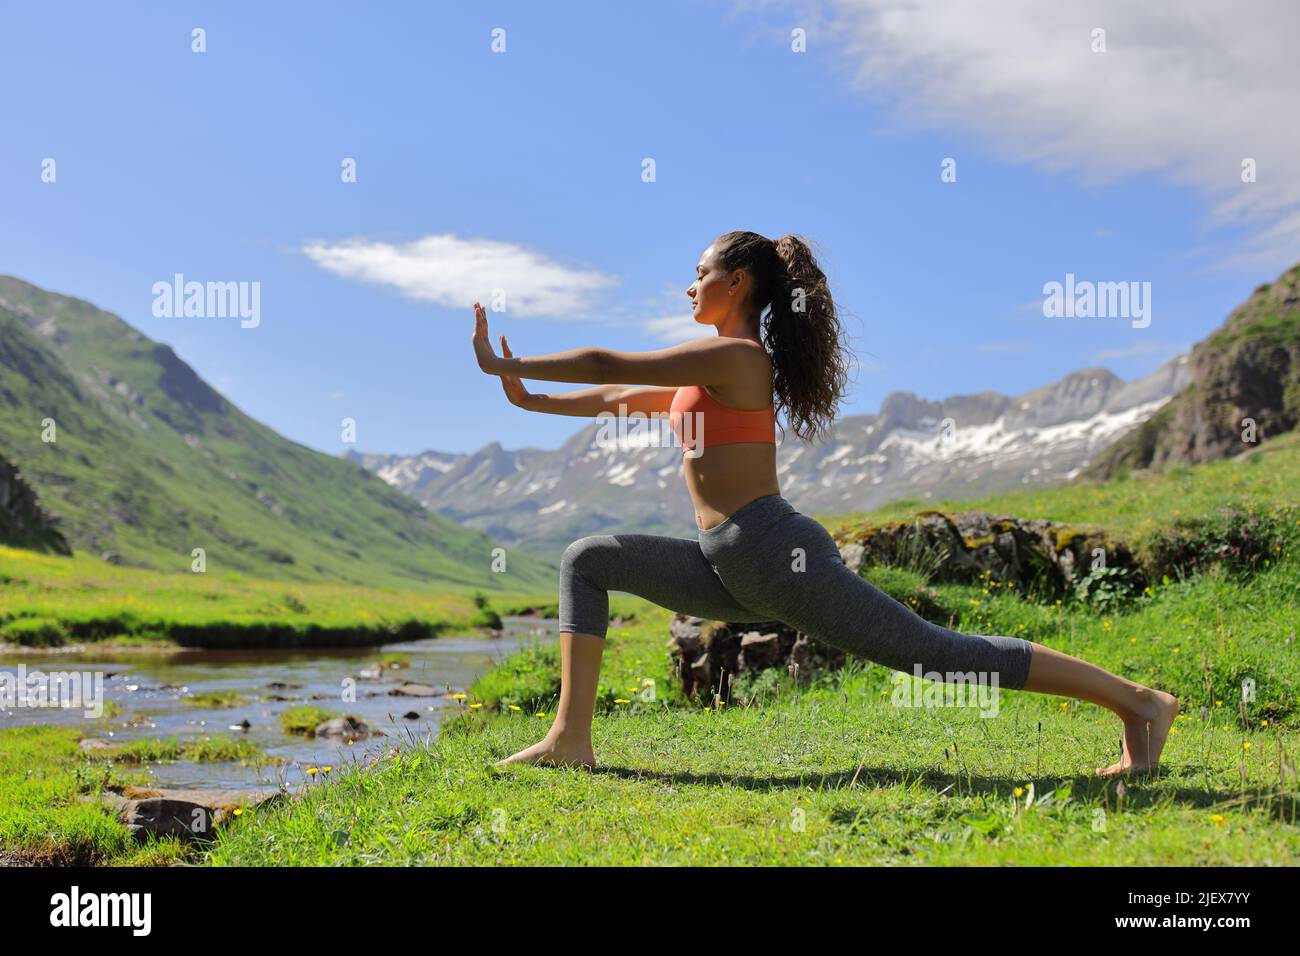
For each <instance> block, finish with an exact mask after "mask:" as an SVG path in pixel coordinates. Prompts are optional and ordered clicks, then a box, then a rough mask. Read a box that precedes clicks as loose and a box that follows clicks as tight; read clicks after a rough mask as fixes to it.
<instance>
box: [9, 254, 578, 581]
mask: <svg viewBox="0 0 1300 956" xmlns="http://www.w3.org/2000/svg"><path fill="white" fill-rule="evenodd" d="M50 419H52V420H53V422H54V432H53V437H54V439H55V440H54V441H52V442H51V441H46V440H43V438H48V437H50V432H49V428H48V427H47V426H45V425H43V424H42V423H43V422H45V421H46V420H50ZM0 454H4V455H5V456H6V457H8V458H9V459H10V460H11V461H13V462H14V463H15V464H16V465H18V466H19V467H20V468H21V469H22V472H23V476H24V478H25V480H26V481H27V482H28V483H29V484H30V485H31V486H32V487H33V489H34V490H35V491H36V493H37V494H38V495H39V497H40V501H41V505H42V507H43V508H44V509H45V510H46V511H48V512H50V513H52V514H54V515H56V516H57V517H58V518H59V519H60V520H61V524H60V528H61V530H62V531H63V533H64V534H65V535H66V536H67V538H68V541H69V542H70V543H71V544H72V546H73V548H74V549H77V550H85V551H88V552H91V553H93V554H96V555H103V554H111V555H113V556H114V557H113V560H118V561H121V562H122V563H125V564H132V565H139V566H143V567H151V568H156V569H158V570H176V571H186V572H188V571H189V570H190V565H191V561H192V558H191V553H192V550H193V549H194V548H203V549H204V550H205V552H206V561H207V570H208V571H209V572H231V571H234V572H239V573H243V574H248V575H256V576H258V577H272V578H282V579H292V580H304V581H309V580H328V581H336V582H340V583H351V584H370V585H392V586H402V587H408V588H409V587H419V588H435V589H436V588H439V587H442V588H446V587H448V586H452V585H455V586H465V587H469V586H472V587H482V588H485V589H507V590H527V589H533V588H542V589H546V588H551V587H553V586H554V582H555V569H554V567H552V566H550V565H547V564H545V563H544V562H542V561H540V560H539V559H537V558H535V557H532V556H529V555H525V554H523V553H520V552H515V551H508V552H507V554H506V562H507V563H506V571H504V572H500V573H497V572H493V571H492V551H493V548H494V547H495V544H494V542H493V541H492V540H491V539H489V538H487V537H485V536H483V535H481V534H479V533H478V532H475V531H472V530H470V529H467V528H463V527H461V526H460V525H458V524H456V523H455V522H453V521H451V520H449V519H447V518H444V517H442V516H440V515H436V514H433V513H431V512H429V511H427V510H426V509H424V508H423V507H422V506H420V505H419V504H418V503H417V502H415V501H413V500H411V499H410V498H408V497H406V496H405V495H403V494H401V493H400V492H397V491H395V490H393V489H391V488H389V487H388V486H387V485H386V484H384V482H383V481H381V480H380V479H378V478H376V477H374V476H373V475H370V474H369V473H368V472H366V471H364V470H363V469H361V468H359V467H358V466H356V465H354V464H352V463H350V462H347V461H344V460H342V459H340V458H336V457H333V456H331V455H325V454H322V453H320V452H317V451H313V450H311V449H309V448H306V447H305V446H302V445H299V444H296V443H295V442H291V441H289V440H288V439H285V438H283V437H281V436H280V435H278V434H276V433H275V432H274V431H272V430H271V429H269V428H267V427H266V426H265V425H262V424H260V423H259V422H256V421H254V420H253V419H251V418H249V417H248V416H247V415H245V414H243V413H242V412H241V411H239V409H237V408H235V407H234V406H233V405H231V404H230V403H229V402H228V401H226V399H225V398H223V397H222V396H221V395H220V394H219V393H218V392H216V391H215V390H214V389H212V388H211V387H210V386H209V385H208V384H207V383H206V382H204V381H203V380H202V379H201V378H199V377H198V375H196V374H195V372H194V370H193V369H191V368H190V367H189V366H188V365H186V364H185V363H184V362H183V361H181V360H180V359H179V358H178V357H177V356H176V354H175V353H174V352H173V351H172V350H171V349H170V348H169V347H168V346H166V345H162V344H160V343H157V342H153V341H151V340H150V339H148V338H146V337H145V336H143V335H142V334H140V333H139V332H137V331H136V330H135V329H133V328H131V327H130V326H129V325H127V324H126V323H125V322H123V321H122V320H121V319H120V318H118V317H117V316H115V315H112V314H111V313H108V312H104V311H103V310H101V309H98V308H96V307H95V306H93V305H91V304H90V303H88V302H84V301H82V300H80V299H75V298H71V297H68V296H63V295H58V294H55V293H51V292H46V291H44V290H42V289H39V288H37V287H35V286H32V285H30V284H28V283H26V282H23V281H21V280H19V279H15V278H10V277H4V276H0Z"/></svg>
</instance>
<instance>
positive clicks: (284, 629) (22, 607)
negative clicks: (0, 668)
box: [0, 547, 554, 651]
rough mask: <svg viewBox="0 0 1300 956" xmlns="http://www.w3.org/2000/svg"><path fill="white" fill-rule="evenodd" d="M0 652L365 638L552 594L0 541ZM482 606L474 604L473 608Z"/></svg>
mask: <svg viewBox="0 0 1300 956" xmlns="http://www.w3.org/2000/svg"><path fill="white" fill-rule="evenodd" d="M0 585H3V593H2V594H0V651H2V650H6V649H9V650H12V649H14V648H15V647H18V646H29V647H30V646H34V647H58V646H65V645H68V644H74V643H83V642H89V641H95V642H102V643H113V644H118V645H127V646H130V645H133V644H141V643H150V644H159V643H161V644H172V645H182V646H190V647H311V646H332V647H338V646H345V645H374V644H383V643H390V642H393V641H397V640H416V639H419V638H425V637H435V636H437V635H438V634H440V633H444V632H447V631H465V630H469V629H472V628H477V627H490V626H500V621H499V619H498V618H497V614H510V613H513V612H514V611H515V610H517V609H521V608H524V607H528V606H530V605H533V604H539V603H543V602H547V601H549V602H552V603H553V602H554V595H536V594H534V595H526V594H505V593H501V594H498V593H493V594H492V595H491V597H490V599H488V598H479V599H478V600H476V598H475V595H476V593H478V592H475V591H473V590H471V589H469V588H466V589H463V590H461V591H446V592H437V593H434V592H420V591H411V590H402V589H398V588H380V587H359V586H347V585H329V584H296V583H291V582H284V581H269V580H258V579H251V578H245V577H242V576H240V575H232V574H224V575H216V574H161V573H157V572H151V571H142V570H138V569H134V568H126V567H119V566H116V565H113V564H109V563H108V562H106V561H101V560H99V559H97V558H92V557H88V556H84V555H78V556H75V557H70V558H68V557H58V556H51V555H39V554H34V553H32V552H29V551H20V550H16V549H13V548H6V547H0ZM480 604H482V606H481V607H480V606H479V605H480Z"/></svg>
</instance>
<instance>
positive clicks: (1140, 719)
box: [1097, 690, 1178, 777]
mask: <svg viewBox="0 0 1300 956" xmlns="http://www.w3.org/2000/svg"><path fill="white" fill-rule="evenodd" d="M1148 693H1149V694H1150V695H1151V700H1150V701H1149V703H1148V704H1147V706H1146V707H1145V709H1144V711H1143V712H1139V713H1134V714H1133V715H1132V716H1131V717H1127V718H1125V720H1124V747H1123V756H1121V757H1120V761H1119V763H1114V764H1111V765H1110V766H1109V767H1098V768H1097V776H1099V777H1116V776H1119V775H1120V774H1125V773H1146V772H1148V771H1151V770H1154V769H1155V768H1156V765H1157V764H1159V763H1160V752H1161V751H1162V750H1164V749H1165V739H1166V738H1167V737H1168V736H1169V728H1170V727H1172V726H1173V723H1174V718H1175V717H1177V716H1178V698H1176V697H1174V695H1173V694H1166V693H1165V692H1164V691H1162V690H1151V691H1148Z"/></svg>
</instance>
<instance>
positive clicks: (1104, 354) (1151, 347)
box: [1089, 339, 1187, 362]
mask: <svg viewBox="0 0 1300 956" xmlns="http://www.w3.org/2000/svg"><path fill="white" fill-rule="evenodd" d="M1185 351H1187V347H1186V346H1183V345H1171V344H1170V343H1168V342H1154V341H1148V340H1146V339H1143V340H1140V341H1137V342H1134V343H1133V344H1132V345H1129V346H1126V347H1124V348H1122V349H1102V350H1101V351H1100V352H1096V353H1094V354H1093V355H1092V357H1091V358H1090V359H1089V361H1092V362H1107V361H1111V360H1112V359H1128V358H1140V357H1142V356H1145V355H1159V356H1161V357H1162V358H1167V357H1169V356H1171V355H1178V354H1179V353H1180V352H1185Z"/></svg>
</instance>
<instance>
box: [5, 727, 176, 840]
mask: <svg viewBox="0 0 1300 956" xmlns="http://www.w3.org/2000/svg"><path fill="white" fill-rule="evenodd" d="M79 736H81V734H78V732H77V731H75V730H72V728H69V727H8V728H4V730H0V847H3V848H4V851H5V852H6V853H9V855H13V856H17V857H18V858H19V860H23V861H26V862H39V864H62V865H81V866H86V865H105V864H112V865H139V866H156V865H164V864H169V862H175V861H179V860H183V858H187V857H188V856H190V855H191V851H188V849H186V848H185V847H182V845H181V843H179V842H178V840H175V839H172V838H169V839H157V840H151V842H148V843H143V844H136V843H135V842H133V840H131V839H130V836H129V835H127V832H126V827H125V826H123V825H122V823H121V821H118V819H117V818H116V817H114V816H113V814H112V813H109V810H108V809H107V808H105V806H104V805H103V804H101V803H100V800H99V797H100V795H101V793H104V792H105V791H107V790H108V788H109V787H123V786H131V784H147V783H148V778H147V775H144V774H143V773H133V771H122V770H120V769H118V767H117V766H116V765H114V761H113V760H112V758H110V757H105V756H104V754H103V753H83V752H82V750H81V748H79V747H78V743H77V741H78V737H79ZM144 747H146V741H140V743H139V744H136V745H135V748H134V750H131V753H140V752H142V749H143V748H144ZM164 749H165V748H164ZM168 752H172V750H168ZM174 752H177V753H178V752H179V750H178V749H177V750H174ZM153 758H156V757H148V760H153Z"/></svg>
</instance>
